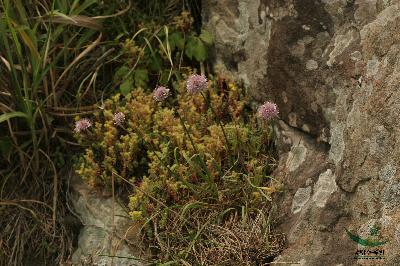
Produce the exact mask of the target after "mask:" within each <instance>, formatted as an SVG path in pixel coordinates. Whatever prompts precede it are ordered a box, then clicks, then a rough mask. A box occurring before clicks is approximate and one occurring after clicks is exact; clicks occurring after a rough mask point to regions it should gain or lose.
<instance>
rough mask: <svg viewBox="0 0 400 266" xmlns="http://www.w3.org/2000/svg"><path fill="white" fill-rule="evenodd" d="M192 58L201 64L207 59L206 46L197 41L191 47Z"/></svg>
mask: <svg viewBox="0 0 400 266" xmlns="http://www.w3.org/2000/svg"><path fill="white" fill-rule="evenodd" d="M193 56H194V58H195V59H196V60H197V61H199V62H203V61H205V60H206V59H207V49H206V46H205V45H204V43H203V42H202V41H201V40H200V39H197V41H196V44H195V46H194V47H193Z"/></svg>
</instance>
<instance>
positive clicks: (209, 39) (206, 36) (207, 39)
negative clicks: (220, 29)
mask: <svg viewBox="0 0 400 266" xmlns="http://www.w3.org/2000/svg"><path fill="white" fill-rule="evenodd" d="M199 37H200V39H201V40H202V41H203V42H204V43H205V44H207V45H211V44H213V43H214V38H213V36H212V35H211V33H209V32H208V31H206V30H201V34H200V36H199Z"/></svg>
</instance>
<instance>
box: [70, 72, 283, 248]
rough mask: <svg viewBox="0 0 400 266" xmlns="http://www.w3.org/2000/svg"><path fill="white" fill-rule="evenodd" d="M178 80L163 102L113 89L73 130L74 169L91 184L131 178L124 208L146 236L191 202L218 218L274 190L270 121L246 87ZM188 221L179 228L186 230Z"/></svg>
mask: <svg viewBox="0 0 400 266" xmlns="http://www.w3.org/2000/svg"><path fill="white" fill-rule="evenodd" d="M184 85H185V84H184V83H181V84H177V86H176V87H175V89H174V90H173V92H172V96H171V97H169V98H168V99H167V100H166V101H164V102H161V103H159V102H155V101H154V100H153V97H152V95H151V94H149V93H148V92H145V91H144V90H142V89H135V90H133V91H132V92H131V93H130V94H128V95H127V96H126V97H122V96H120V95H116V96H115V97H113V98H112V99H109V100H107V101H105V103H104V106H103V107H104V109H103V110H102V111H101V112H99V113H97V114H96V116H95V118H94V119H93V120H94V126H93V127H92V128H91V129H89V130H88V131H85V132H84V133H81V134H80V135H77V137H78V139H79V140H80V141H81V143H82V144H83V145H87V148H86V152H85V154H84V155H83V156H82V157H81V159H80V163H79V165H78V167H77V168H78V169H77V172H78V173H79V174H80V175H81V176H82V177H83V178H84V179H85V180H87V182H88V183H89V184H91V185H92V186H101V187H105V188H106V189H107V188H110V185H111V182H112V176H113V175H114V178H115V182H116V185H120V186H124V185H126V184H127V182H125V181H129V182H130V183H131V184H132V183H133V184H135V187H134V188H133V189H132V192H131V194H130V195H129V209H130V215H131V217H132V219H134V220H135V221H137V222H139V223H143V224H144V228H146V230H145V232H146V237H147V239H148V241H156V240H155V238H154V233H155V232H154V230H156V232H157V234H163V233H165V234H166V236H165V238H166V239H169V238H170V237H171V235H168V234H173V233H172V231H171V228H170V226H172V224H173V223H171V222H170V221H171V220H174V219H175V218H176V215H177V214H180V215H181V218H179V219H182V217H185V216H187V215H189V214H190V213H192V212H193V210H194V209H198V207H194V205H193V204H197V206H204V207H205V208H202V209H201V208H200V209H201V212H202V213H203V214H204V215H203V216H202V217H204V219H206V217H210V216H209V215H207V214H205V213H207V212H209V213H218V215H222V216H221V217H222V218H223V216H224V213H225V211H226V213H227V212H228V211H234V212H236V211H237V212H241V210H242V209H243V208H245V209H246V211H247V212H248V213H251V212H252V211H255V210H258V209H261V208H264V207H265V206H267V204H268V200H269V199H270V194H271V193H272V192H274V191H275V190H276V188H274V187H273V186H272V185H271V179H270V178H269V177H268V175H269V174H270V172H271V170H272V165H273V162H274V161H273V158H272V154H271V150H273V149H271V145H272V143H271V132H272V131H271V127H270V126H269V125H263V126H262V125H260V124H259V123H258V121H257V118H256V115H255V112H254V111H253V110H252V109H251V105H250V103H249V100H248V98H247V96H246V94H245V91H244V90H243V89H241V88H238V87H237V85H235V84H234V83H228V82H225V81H224V80H223V79H219V80H218V81H213V82H209V88H208V90H207V91H205V92H204V93H203V95H201V94H197V95H189V94H188V93H187V92H186V90H185V86H184ZM203 96H204V97H203ZM210 104H211V107H212V109H211V108H210ZM117 112H122V113H124V114H125V121H124V123H123V124H122V125H121V126H118V125H115V124H114V121H113V114H115V113H117ZM219 121H221V123H222V124H223V125H224V126H223V128H224V130H225V133H226V136H227V139H228V145H229V149H228V148H227V145H226V143H225V138H224V134H223V131H222V129H221V127H220V124H219ZM183 123H184V125H183ZM189 135H190V137H191V139H192V141H193V144H194V145H192V143H191V140H190V138H189ZM124 180H125V181H124ZM192 207H193V208H192ZM192 209H193V210H192ZM204 212H205V213H204ZM174 217H175V218H174ZM193 217H194V216H193ZM193 217H192V218H193ZM192 218H190V217H188V218H187V219H188V220H191V219H192ZM196 219H199V218H198V217H197V218H196ZM207 219H208V218H207ZM188 220H186V222H187V223H189V224H186V226H187V227H186V226H185V228H186V229H185V230H184V231H185V232H186V233H188V234H192V233H191V231H190V230H192V229H193V227H196V226H194V225H193V226H192V225H191V224H190V223H191V222H188ZM175 222H176V220H175ZM189 228H192V229H189ZM157 241H159V240H157ZM177 241H178V240H177ZM179 241H180V240H179ZM179 241H178V242H179ZM182 241H183V240H182ZM185 241H186V240H185ZM158 245H161V244H160V243H158Z"/></svg>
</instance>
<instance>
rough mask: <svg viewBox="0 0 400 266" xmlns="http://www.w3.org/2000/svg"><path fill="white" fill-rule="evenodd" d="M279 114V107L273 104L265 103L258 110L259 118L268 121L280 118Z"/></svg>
mask: <svg viewBox="0 0 400 266" xmlns="http://www.w3.org/2000/svg"><path fill="white" fill-rule="evenodd" d="M278 114H279V110H278V106H276V104H275V103H272V102H265V103H264V104H263V105H261V106H260V107H259V108H258V116H259V117H260V118H262V119H264V120H267V121H268V120H271V119H274V118H276V117H278Z"/></svg>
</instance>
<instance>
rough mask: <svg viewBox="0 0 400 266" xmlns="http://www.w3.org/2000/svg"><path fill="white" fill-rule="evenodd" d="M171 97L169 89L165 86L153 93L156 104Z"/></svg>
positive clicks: (159, 87)
mask: <svg viewBox="0 0 400 266" xmlns="http://www.w3.org/2000/svg"><path fill="white" fill-rule="evenodd" d="M169 95H170V92H169V89H167V88H166V87H164V86H158V87H157V88H155V90H154V92H153V99H154V100H155V101H156V102H162V101H164V100H165V99H167V98H168V96H169Z"/></svg>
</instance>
